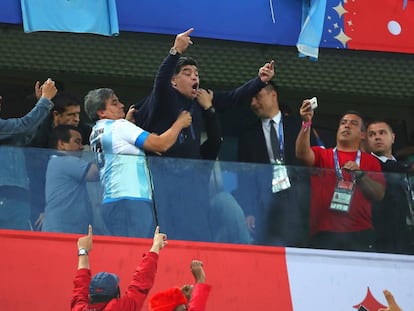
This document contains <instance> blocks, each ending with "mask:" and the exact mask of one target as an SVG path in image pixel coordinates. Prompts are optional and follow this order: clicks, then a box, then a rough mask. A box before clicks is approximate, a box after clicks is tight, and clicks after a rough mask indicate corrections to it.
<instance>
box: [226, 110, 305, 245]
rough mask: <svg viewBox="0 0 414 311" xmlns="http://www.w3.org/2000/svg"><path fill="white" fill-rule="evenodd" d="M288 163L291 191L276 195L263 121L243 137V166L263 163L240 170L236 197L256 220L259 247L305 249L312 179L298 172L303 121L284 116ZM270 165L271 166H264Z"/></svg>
mask: <svg viewBox="0 0 414 311" xmlns="http://www.w3.org/2000/svg"><path fill="white" fill-rule="evenodd" d="M282 122H283V135H284V163H285V165H287V166H288V175H289V179H290V182H291V187H290V188H289V189H287V190H284V191H282V192H278V193H272V187H271V183H272V171H273V170H272V168H271V167H270V159H269V155H268V152H267V148H266V141H265V137H264V134H263V128H262V121H261V120H260V119H259V120H258V121H257V122H256V123H255V124H254V125H253V126H252V127H250V128H248V129H247V130H246V131H245V132H244V133H243V134H242V135H241V136H240V137H239V145H238V146H239V148H238V159H239V161H240V162H250V163H262V165H257V166H252V165H249V166H248V167H246V169H240V174H239V176H238V189H237V190H236V191H235V193H234V195H235V197H236V198H237V200H239V203H240V205H241V206H242V208H243V209H244V211H245V214H246V215H254V216H255V217H256V224H257V225H256V227H257V229H256V231H257V232H256V236H255V238H256V240H257V242H258V243H259V244H262V243H263V244H271V245H285V246H302V245H304V243H305V242H304V241H306V236H307V226H308V225H307V224H308V203H309V202H308V201H309V195H310V190H309V189H310V188H309V176H308V172H307V170H306V169H305V168H304V167H300V168H298V166H299V165H300V162H299V161H298V160H297V159H296V155H295V146H296V138H297V136H298V133H299V131H300V129H301V126H302V124H301V120H300V118H297V117H294V116H282ZM263 164H269V165H263Z"/></svg>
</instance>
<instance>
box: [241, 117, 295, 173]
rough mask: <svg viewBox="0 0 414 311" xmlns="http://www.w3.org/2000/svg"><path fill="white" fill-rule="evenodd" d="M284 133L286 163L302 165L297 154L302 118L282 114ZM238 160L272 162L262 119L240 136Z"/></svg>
mask: <svg viewBox="0 0 414 311" xmlns="http://www.w3.org/2000/svg"><path fill="white" fill-rule="evenodd" d="M282 122H283V135H284V156H285V164H286V165H300V162H299V161H298V160H297V159H296V156H295V145H296V137H297V136H298V133H299V130H300V128H301V120H300V119H299V118H296V117H293V116H287V117H286V116H282ZM238 160H239V161H240V162H251V163H270V159H269V155H268V153H267V148H266V141H265V137H264V134H263V128H262V120H260V119H259V120H258V121H257V122H256V123H255V124H254V125H253V126H252V127H250V128H248V129H247V130H246V131H245V132H244V133H243V134H242V135H241V136H240V137H239V148H238Z"/></svg>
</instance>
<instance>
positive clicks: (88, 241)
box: [78, 225, 92, 252]
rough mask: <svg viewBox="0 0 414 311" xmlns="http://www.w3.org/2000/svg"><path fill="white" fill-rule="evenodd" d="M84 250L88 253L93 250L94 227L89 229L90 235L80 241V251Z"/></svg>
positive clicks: (90, 226)
mask: <svg viewBox="0 0 414 311" xmlns="http://www.w3.org/2000/svg"><path fill="white" fill-rule="evenodd" d="M81 248H84V249H86V250H87V251H88V252H89V251H91V250H92V225H89V227H88V235H85V236H83V237H80V238H79V239H78V249H81Z"/></svg>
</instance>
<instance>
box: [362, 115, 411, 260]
mask: <svg viewBox="0 0 414 311" xmlns="http://www.w3.org/2000/svg"><path fill="white" fill-rule="evenodd" d="M394 140H395V133H394V131H393V129H392V128H391V125H390V124H389V123H388V122H386V121H385V120H376V121H371V122H370V123H369V125H368V127H367V139H366V142H367V149H368V150H369V151H371V154H372V155H373V156H374V157H376V158H377V159H378V160H379V161H380V164H381V168H382V171H383V172H385V173H386V174H385V175H384V176H385V180H386V189H385V195H384V198H383V200H382V201H381V202H379V203H376V204H375V206H374V208H373V209H372V222H373V225H374V228H375V233H376V245H375V246H376V250H377V251H379V252H390V253H412V250H411V249H410V246H412V243H413V242H412V237H411V236H410V233H409V228H408V226H407V220H406V219H407V217H410V215H411V212H410V211H411V201H410V198H411V193H410V187H409V180H408V175H407V174H410V175H411V174H412V172H413V171H414V164H413V163H411V162H404V161H397V159H396V158H395V157H394V156H393V154H392V145H393V144H394ZM396 173H398V174H396Z"/></svg>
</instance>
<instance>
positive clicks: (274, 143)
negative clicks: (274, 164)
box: [269, 120, 280, 161]
mask: <svg viewBox="0 0 414 311" xmlns="http://www.w3.org/2000/svg"><path fill="white" fill-rule="evenodd" d="M269 123H270V144H271V146H272V151H273V156H274V159H275V161H276V160H278V159H279V157H280V149H279V139H278V138H277V133H276V128H275V127H274V125H275V124H276V123H275V121H273V120H270V122H269Z"/></svg>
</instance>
